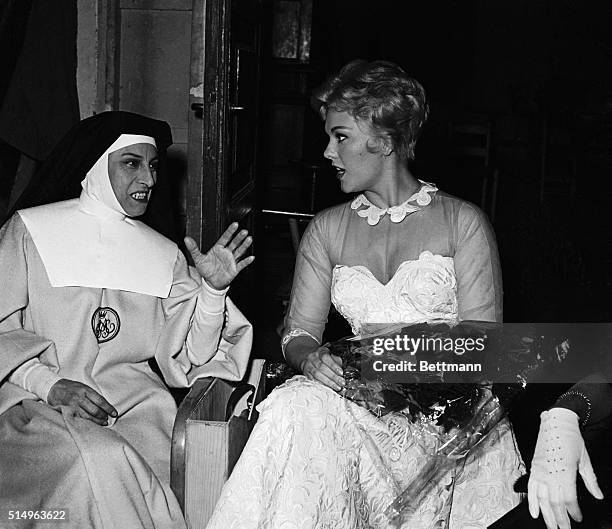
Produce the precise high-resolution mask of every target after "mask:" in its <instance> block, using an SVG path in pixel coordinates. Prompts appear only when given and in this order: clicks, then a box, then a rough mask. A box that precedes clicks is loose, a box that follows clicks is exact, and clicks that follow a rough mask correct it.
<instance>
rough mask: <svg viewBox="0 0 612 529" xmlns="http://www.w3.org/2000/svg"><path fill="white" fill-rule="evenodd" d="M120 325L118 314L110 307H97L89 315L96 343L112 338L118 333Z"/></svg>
mask: <svg viewBox="0 0 612 529" xmlns="http://www.w3.org/2000/svg"><path fill="white" fill-rule="evenodd" d="M120 327H121V320H120V319H119V314H117V311H115V310H114V309H111V308H110V307H98V308H97V309H96V311H95V312H94V313H93V316H92V317H91V328H92V330H93V332H94V335H95V336H96V339H97V340H98V343H104V342H108V341H110V340H112V339H113V338H114V337H115V336H117V334H119V328H120Z"/></svg>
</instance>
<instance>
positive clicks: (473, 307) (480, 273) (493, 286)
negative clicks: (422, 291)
mask: <svg viewBox="0 0 612 529" xmlns="http://www.w3.org/2000/svg"><path fill="white" fill-rule="evenodd" d="M456 240H457V246H456V249H455V258H454V262H455V274H456V276H457V299H458V303H459V318H460V319H461V320H482V321H499V322H501V321H502V313H503V309H502V281H501V270H500V266H499V255H498V253H497V244H496V242H495V235H494V234H493V230H492V229H491V226H490V225H489V222H488V220H487V219H486V217H485V215H484V214H483V213H482V212H481V211H480V210H479V209H478V208H476V207H475V206H472V205H471V204H468V203H464V204H463V205H462V206H461V208H460V210H459V214H458V222H457V238H456Z"/></svg>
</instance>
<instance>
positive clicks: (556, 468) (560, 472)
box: [527, 408, 603, 529]
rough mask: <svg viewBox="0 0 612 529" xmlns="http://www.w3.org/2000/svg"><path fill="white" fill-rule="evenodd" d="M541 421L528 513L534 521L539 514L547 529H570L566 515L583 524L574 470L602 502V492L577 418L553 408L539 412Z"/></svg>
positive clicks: (533, 463) (529, 487) (570, 413)
mask: <svg viewBox="0 0 612 529" xmlns="http://www.w3.org/2000/svg"><path fill="white" fill-rule="evenodd" d="M540 418H541V421H540V431H539V433H538V440H537V443H536V448H535V453H534V455H533V461H532V462H531V475H530V477H529V484H528V487H527V499H528V501H529V512H530V514H531V516H532V517H533V518H537V517H538V516H539V513H540V511H542V516H543V517H544V522H546V527H547V528H548V529H557V527H559V528H560V529H570V527H571V523H570V520H569V517H568V513H569V515H570V516H571V517H572V519H574V520H576V521H577V522H580V521H582V513H581V512H580V507H579V506H578V498H577V495H576V479H577V476H576V469H578V472H580V475H581V476H582V479H583V481H584V484H585V485H586V488H587V490H588V491H589V492H590V493H591V494H592V495H593V496H594V497H595V498H597V499H599V500H601V499H603V493H602V492H601V489H600V488H599V485H598V484H597V478H596V477H595V473H594V472H593V466H592V465H591V459H590V458H589V454H588V453H587V451H586V448H585V446H584V440H583V439H582V435H580V429H579V427H578V415H576V414H575V413H574V412H573V411H571V410H567V409H565V408H553V409H551V410H550V411H545V412H542V414H541V415H540Z"/></svg>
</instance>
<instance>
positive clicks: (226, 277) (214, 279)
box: [185, 222, 255, 290]
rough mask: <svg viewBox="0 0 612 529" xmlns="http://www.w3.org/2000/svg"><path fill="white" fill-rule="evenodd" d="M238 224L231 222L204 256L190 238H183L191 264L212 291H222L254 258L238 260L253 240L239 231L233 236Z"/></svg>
mask: <svg viewBox="0 0 612 529" xmlns="http://www.w3.org/2000/svg"><path fill="white" fill-rule="evenodd" d="M237 229H238V223H237V222H233V223H232V224H230V226H229V228H227V230H225V233H224V234H223V235H221V237H220V238H219V240H218V241H217V242H216V243H215V245H214V246H213V247H212V248H211V249H210V250H209V251H208V252H207V253H205V254H202V253H200V250H199V249H198V245H197V244H196V242H195V241H194V240H193V239H192V238H191V237H185V245H186V246H187V249H188V250H189V253H191V257H193V263H194V264H195V267H196V269H197V271H198V273H199V274H200V275H201V276H202V278H203V279H204V280H205V281H206V282H207V283H208V284H209V285H210V286H211V287H213V288H214V289H216V290H223V289H224V288H226V287H227V286H228V285H229V284H230V283H231V282H232V281H233V280H234V278H235V277H236V276H237V275H238V274H239V273H240V272H241V271H242V270H244V269H245V268H246V267H247V266H249V265H250V264H251V263H252V262H253V261H254V260H255V257H254V256H251V257H246V258H245V259H242V260H240V257H242V256H243V255H244V253H245V252H246V251H247V249H248V247H249V246H251V244H252V242H253V239H252V237H248V234H249V232H248V231H246V230H241V231H240V232H239V233H238V234H237V235H235V236H234V234H235V233H236V230H237Z"/></svg>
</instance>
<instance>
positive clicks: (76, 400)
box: [47, 378, 117, 426]
mask: <svg viewBox="0 0 612 529" xmlns="http://www.w3.org/2000/svg"><path fill="white" fill-rule="evenodd" d="M47 402H48V403H49V404H50V405H51V406H67V407H69V408H71V409H72V410H73V411H74V412H75V414H76V415H78V416H79V417H82V418H83V419H87V420H90V421H92V422H95V423H96V424H99V425H101V426H106V425H107V424H108V416H109V415H110V416H111V417H117V410H116V409H115V408H113V407H112V406H111V405H110V404H109V403H108V401H107V400H106V399H105V398H104V397H103V396H102V395H100V394H99V393H98V392H97V391H96V390H95V389H92V388H90V387H89V386H88V385H87V384H82V383H81V382H77V381H76V380H68V379H67V378H62V379H60V380H58V381H57V382H56V383H55V384H53V386H51V389H50V390H49V394H48V395H47Z"/></svg>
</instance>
